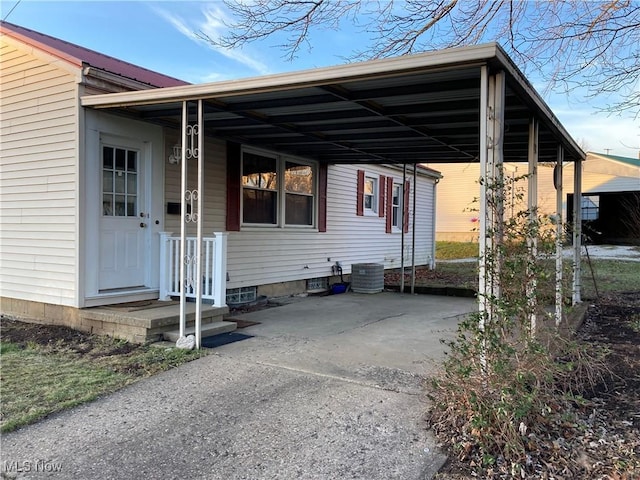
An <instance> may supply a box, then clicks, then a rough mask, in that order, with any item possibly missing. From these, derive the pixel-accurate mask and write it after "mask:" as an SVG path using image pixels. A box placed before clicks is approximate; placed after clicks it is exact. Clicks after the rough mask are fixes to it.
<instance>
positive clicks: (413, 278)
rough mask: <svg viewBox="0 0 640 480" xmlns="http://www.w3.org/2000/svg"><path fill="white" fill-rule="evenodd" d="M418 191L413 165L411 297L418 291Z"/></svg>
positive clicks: (416, 170) (415, 171) (416, 165)
mask: <svg viewBox="0 0 640 480" xmlns="http://www.w3.org/2000/svg"><path fill="white" fill-rule="evenodd" d="M417 190H418V164H417V163H414V164H413V194H412V206H411V211H412V213H413V217H412V221H411V295H413V294H414V293H416V292H415V290H416V192H417Z"/></svg>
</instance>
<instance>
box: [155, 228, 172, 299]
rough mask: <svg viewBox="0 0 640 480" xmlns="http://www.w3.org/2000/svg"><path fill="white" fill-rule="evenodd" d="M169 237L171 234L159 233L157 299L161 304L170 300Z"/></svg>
mask: <svg viewBox="0 0 640 480" xmlns="http://www.w3.org/2000/svg"><path fill="white" fill-rule="evenodd" d="M171 235H172V233H171V232H160V282H159V287H160V292H159V296H158V299H159V300H161V301H163V302H166V301H168V300H171V297H170V296H169V291H170V288H169V282H170V281H171V279H170V278H169V262H171V258H169V251H170V249H169V237H171Z"/></svg>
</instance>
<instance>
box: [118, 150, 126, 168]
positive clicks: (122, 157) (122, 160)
mask: <svg viewBox="0 0 640 480" xmlns="http://www.w3.org/2000/svg"><path fill="white" fill-rule="evenodd" d="M125 154H126V150H123V149H122V148H116V170H124V169H125Z"/></svg>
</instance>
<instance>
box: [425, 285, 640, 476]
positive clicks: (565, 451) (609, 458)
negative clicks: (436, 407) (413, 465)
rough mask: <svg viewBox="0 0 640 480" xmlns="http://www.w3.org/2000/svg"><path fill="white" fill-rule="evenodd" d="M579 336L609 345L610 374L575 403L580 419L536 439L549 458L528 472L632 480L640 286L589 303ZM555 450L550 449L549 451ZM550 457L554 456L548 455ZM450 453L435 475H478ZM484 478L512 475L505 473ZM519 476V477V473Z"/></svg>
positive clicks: (638, 412) (638, 421)
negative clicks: (534, 470) (577, 403)
mask: <svg viewBox="0 0 640 480" xmlns="http://www.w3.org/2000/svg"><path fill="white" fill-rule="evenodd" d="M576 336H577V339H578V340H580V341H583V342H589V343H592V344H596V345H599V346H602V347H605V348H606V349H608V351H609V354H608V355H607V357H606V363H607V365H608V367H609V369H610V370H611V373H612V375H607V376H606V378H605V381H604V382H603V383H601V384H600V385H598V386H597V387H596V389H595V391H593V392H585V394H584V397H585V399H586V402H585V403H584V405H583V406H578V407H576V411H575V413H576V414H577V415H578V421H577V422H576V423H575V424H571V425H560V426H558V425H550V426H549V430H548V432H547V433H548V435H547V436H546V438H543V437H542V436H538V437H537V438H536V439H535V441H536V442H537V443H538V447H539V448H540V449H541V451H544V452H545V454H544V457H545V460H544V461H542V460H540V459H536V458H532V462H537V461H538V462H539V463H540V465H541V467H540V468H539V469H538V473H537V474H536V475H533V476H527V477H526V478H540V479H552V478H553V479H556V480H566V479H587V478H588V479H602V480H605V479H607V480H614V479H615V480H631V479H638V478H640V292H627V293H615V294H608V295H606V296H603V297H601V298H600V299H599V300H598V302H596V303H593V304H592V305H590V306H589V308H588V309H587V313H586V317H585V321H584V322H583V324H582V325H581V327H580V328H579V329H578V332H577V334H576ZM549 452H551V453H549ZM549 459H552V460H551V461H549ZM472 470H473V469H472V468H471V467H470V466H469V464H468V463H462V462H460V461H458V460H457V458H456V457H455V455H451V457H450V458H449V460H448V462H447V464H445V466H444V467H443V468H442V469H441V471H440V473H439V474H438V476H437V478H438V479H442V480H445V479H446V480H454V479H455V480H463V479H470V478H478V477H477V476H475V475H474V474H472ZM484 478H511V477H510V476H509V475H506V474H498V473H496V474H495V475H490V476H486V475H485V476H484ZM518 478H520V477H518Z"/></svg>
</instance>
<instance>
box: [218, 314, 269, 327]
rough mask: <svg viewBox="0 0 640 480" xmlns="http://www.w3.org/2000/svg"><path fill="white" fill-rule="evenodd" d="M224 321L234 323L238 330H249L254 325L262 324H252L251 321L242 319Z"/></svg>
mask: <svg viewBox="0 0 640 480" xmlns="http://www.w3.org/2000/svg"><path fill="white" fill-rule="evenodd" d="M224 321H225V322H234V323H235V324H236V325H237V326H236V328H247V327H252V326H253V325H260V322H251V321H249V320H242V319H240V318H233V317H229V318H225V319H224Z"/></svg>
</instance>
